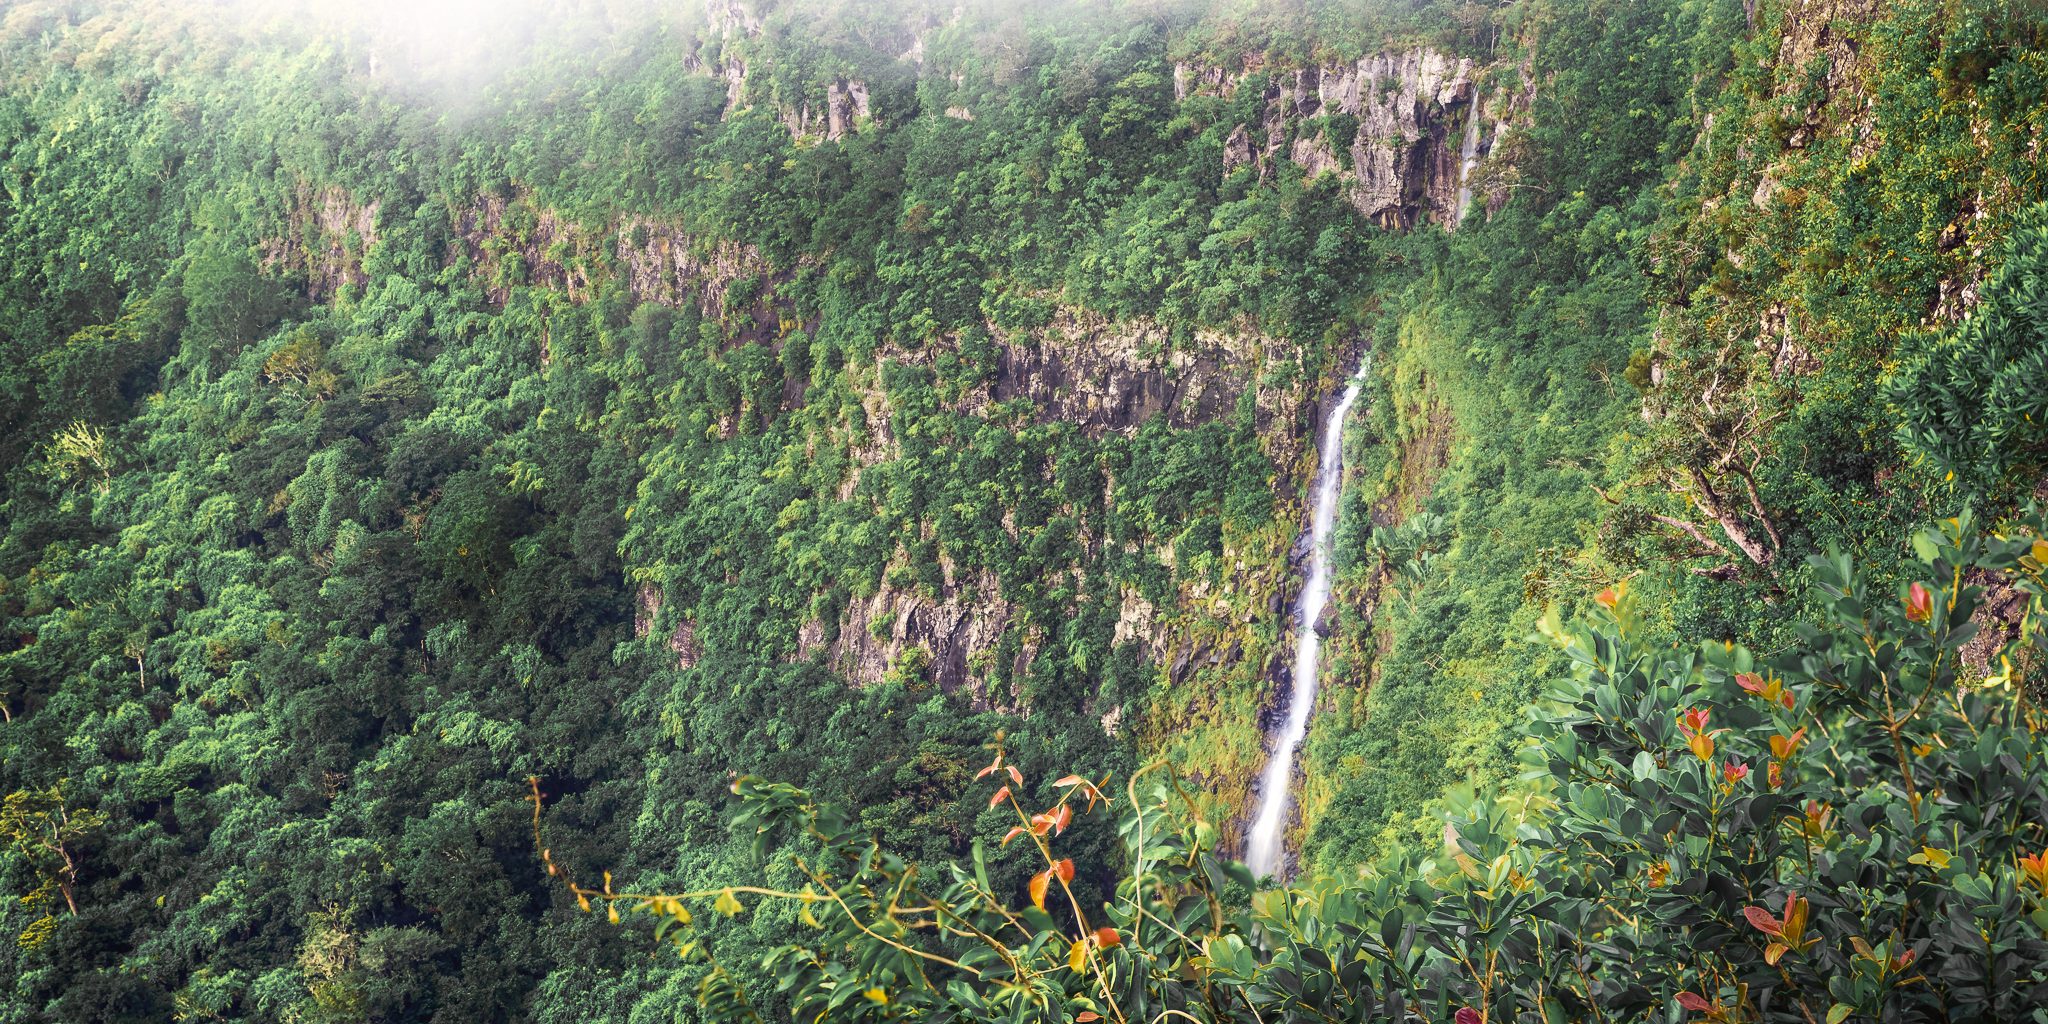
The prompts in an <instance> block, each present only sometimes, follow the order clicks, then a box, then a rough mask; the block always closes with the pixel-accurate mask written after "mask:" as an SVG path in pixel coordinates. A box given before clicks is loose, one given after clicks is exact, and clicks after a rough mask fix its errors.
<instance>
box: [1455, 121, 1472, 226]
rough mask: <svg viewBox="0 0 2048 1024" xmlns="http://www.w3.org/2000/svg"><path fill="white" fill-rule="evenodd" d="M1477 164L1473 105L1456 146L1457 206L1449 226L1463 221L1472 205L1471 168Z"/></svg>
mask: <svg viewBox="0 0 2048 1024" xmlns="http://www.w3.org/2000/svg"><path fill="white" fill-rule="evenodd" d="M1477 166H1479V111H1478V109H1477V105H1476V104H1475V105H1474V109H1473V110H1472V112H1471V114H1470V116H1468V117H1466V119H1465V143H1464V145H1462V146H1460V147H1459V148H1458V208H1457V210H1456V211H1454V212H1453V213H1452V215H1451V227H1453V228H1455V227H1457V226H1458V225H1460V224H1463V223H1464V222H1465V211H1466V210H1468V209H1471V207H1472V168H1474V167H1477Z"/></svg>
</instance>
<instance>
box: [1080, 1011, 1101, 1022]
mask: <svg viewBox="0 0 2048 1024" xmlns="http://www.w3.org/2000/svg"><path fill="white" fill-rule="evenodd" d="M1101 1019H1102V1015H1101V1014H1099V1013H1096V1012H1095V1011H1094V1010H1082V1011H1081V1012H1080V1013H1077V1014H1075V1015H1074V1024H1089V1022H1090V1021H1097V1020H1101Z"/></svg>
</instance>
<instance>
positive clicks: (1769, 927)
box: [1742, 907, 1785, 935]
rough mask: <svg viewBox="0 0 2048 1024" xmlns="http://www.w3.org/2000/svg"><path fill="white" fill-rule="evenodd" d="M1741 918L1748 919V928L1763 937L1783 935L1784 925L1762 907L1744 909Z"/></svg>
mask: <svg viewBox="0 0 2048 1024" xmlns="http://www.w3.org/2000/svg"><path fill="white" fill-rule="evenodd" d="M1742 916H1744V917H1746V918H1749V923H1750V926H1751V927H1753V928H1755V929H1756V930H1757V931H1760V932H1762V933H1764V934H1765V935H1783V934H1785V925H1784V923H1783V922H1781V921H1779V920H1778V919H1777V918H1775V917H1772V916H1771V912H1770V911H1768V910H1765V909H1764V908H1762V907H1745V908H1743V911H1742Z"/></svg>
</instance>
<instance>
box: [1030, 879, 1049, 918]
mask: <svg viewBox="0 0 2048 1024" xmlns="http://www.w3.org/2000/svg"><path fill="white" fill-rule="evenodd" d="M1051 884H1052V872H1050V871H1041V872H1039V873H1037V874H1035V875H1032V876H1031V905H1032V906H1034V907H1037V908H1038V909H1040V910H1044V909H1045V887H1046V886H1048V885H1051Z"/></svg>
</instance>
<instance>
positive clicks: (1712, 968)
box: [535, 516, 2048, 1024]
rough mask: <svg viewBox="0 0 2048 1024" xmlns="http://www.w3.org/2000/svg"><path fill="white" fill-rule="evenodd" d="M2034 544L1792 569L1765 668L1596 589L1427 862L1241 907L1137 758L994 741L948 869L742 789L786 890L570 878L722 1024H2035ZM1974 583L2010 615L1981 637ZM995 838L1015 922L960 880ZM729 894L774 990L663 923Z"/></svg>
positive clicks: (1187, 812) (1176, 799)
mask: <svg viewBox="0 0 2048 1024" xmlns="http://www.w3.org/2000/svg"><path fill="white" fill-rule="evenodd" d="M2043 525H2044V524H2043V521H2042V520H2041V519H2040V518H2038V517H2036V518H2033V519H2030V520H2029V521H2028V522H2027V523H2026V524H2025V525H2024V526H2022V527H2017V528H2015V529H2012V530H2010V531H1999V530H1985V529H1982V528H1980V527H1979V526H1978V525H1976V524H1973V523H1972V522H1971V521H1970V519H1969V517H1967V516H1965V517H1963V518H1960V519H1952V520H1946V521H1944V522H1942V523H1940V524H1938V525H1937V526H1935V527H1933V528H1931V529H1929V530H1926V531H1924V532H1922V533H1921V534H1919V535H1918V536H1917V537H1915V538H1914V548H1915V551H1916V553H1917V554H1918V555H1919V557H1920V561H1921V563H1922V566H1923V567H1922V569H1921V575H1922V577H1923V579H1924V582H1913V583H1911V584H1910V585H1908V586H1907V587H1906V588H1905V589H1904V590H1903V591H1902V592H1900V593H1898V594H1890V593H1873V592H1872V591H1871V590H1870V588H1869V587H1868V585H1867V584H1866V582H1865V580H1864V578H1863V577H1862V576H1861V575H1860V574H1859V572H1858V571H1857V569H1856V567H1855V566H1853V565H1852V564H1851V563H1850V561H1849V559H1848V558H1846V557H1843V556H1829V557H1817V558H1815V559H1814V562H1813V565H1812V569H1813V577H1814V579H1815V581H1816V583H1815V586H1816V589H1817V591H1818V593H1817V594H1816V595H1815V597H1816V605H1817V606H1818V607H1820V608H1822V609H1824V612H1825V614H1824V615H1823V616H1821V617H1820V620H1819V621H1816V622H1811V623H1807V624H1804V625H1802V626H1801V627H1800V628H1799V630H1798V635H1799V637H1800V640H1799V641H1798V642H1797V643H1796V644H1795V645H1793V646H1791V647H1789V648H1788V649H1786V650H1783V651H1781V652H1778V653H1776V654H1774V655H1768V656H1767V655H1762V654H1759V653H1755V652H1752V651H1749V650H1747V649H1744V648H1742V647H1740V646H1736V645H1731V644H1725V643H1709V644H1706V645H1704V646H1703V647H1702V648H1701V649H1699V650H1698V651H1692V652H1686V651H1680V650H1675V649H1668V648H1665V649H1653V648H1652V647H1651V646H1650V645H1648V644H1646V643H1644V642H1643V641H1642V640H1641V637H1640V634H1641V633H1642V629H1641V627H1640V624H1639V623H1640V620H1639V617H1638V612H1637V609H1636V607H1635V603H1636V602H1635V599H1634V598H1633V597H1632V596H1631V595H1630V594H1629V593H1628V592H1627V591H1626V589H1625V588H1618V589H1613V590H1609V591H1605V592H1603V593H1602V594H1600V595H1599V597H1598V599H1597V601H1596V603H1597V604H1599V605H1600V607H1601V608H1602V609H1603V610H1602V611H1601V612H1600V613H1599V614H1598V617H1597V620H1596V621H1593V622H1590V623H1587V624H1583V625H1578V626H1571V627H1566V626H1562V625H1560V624H1558V623H1557V622H1556V621H1555V620H1554V619H1553V620H1551V621H1550V622H1547V623H1546V625H1545V630H1544V632H1545V633H1546V635H1547V636H1548V637H1549V638H1550V639H1551V640H1552V641H1553V642H1555V643H1556V644H1557V645H1558V646H1559V647H1560V648H1562V649H1563V650H1564V652H1565V653H1566V654H1567V655H1568V656H1569V658H1570V659H1571V661H1572V663H1573V665H1574V667H1575V668H1574V673H1573V675H1572V677H1571V678H1570V679H1567V680H1561V681H1559V682H1558V683H1557V684H1556V685H1555V686H1554V687H1553V688H1552V691H1551V693H1550V694H1549V698H1550V699H1549V700H1548V701H1547V702H1546V703H1545V705H1544V706H1542V707H1540V708H1538V709H1537V710H1536V711H1535V712H1534V713H1533V715H1532V718H1531V720H1530V721H1529V722H1528V723H1527V724H1526V725H1525V726H1524V727H1523V735H1524V738H1525V742H1526V744H1527V745H1526V747H1525V748H1524V750H1523V754H1522V757H1523V760H1524V762H1525V763H1526V764H1527V766H1528V768H1529V770H1528V772H1527V773H1526V774H1525V775H1524V776H1522V777H1521V778H1520V779H1519V780H1516V781H1515V782H1514V783H1512V784H1509V785H1507V786H1505V787H1501V788H1498V789H1493V790H1489V791H1486V792H1482V793H1476V794H1473V793H1468V794H1465V795H1463V796H1462V797H1459V798H1454V799H1453V800H1452V801H1451V805H1452V810H1451V813H1450V816H1449V818H1450V820H1449V821H1448V823H1447V826H1446V829H1445V833H1444V834H1445V846H1444V850H1443V853H1442V855H1441V856H1439V857H1436V858H1433V859H1427V860H1422V861H1419V862H1405V861H1389V862H1385V863H1382V864H1381V865H1379V866H1378V868H1377V869H1375V870H1374V871H1372V872H1369V873H1368V875H1367V876H1366V877H1365V878H1364V879H1363V880H1362V881H1352V882H1344V883H1333V882H1318V883H1315V884H1311V885H1306V886H1303V887H1301V888H1294V889H1285V890H1277V891H1268V892H1258V893H1256V894H1253V890H1254V889H1255V888H1256V886H1255V884H1254V880H1253V879H1252V878H1251V877H1250V876H1249V875H1248V873H1247V872H1246V871H1245V869H1244V868H1243V866H1242V865H1240V864H1237V863H1234V862H1232V861H1229V860H1227V859H1225V858H1223V857H1222V856H1220V855H1219V854H1218V852H1217V850H1216V843H1215V840H1216V831H1215V828H1214V827H1213V825H1212V824H1211V823H1209V822H1206V821H1203V820H1202V819H1201V818H1200V817H1198V816H1197V814H1196V812H1195V808H1196V806H1197V803H1196V801H1194V800H1193V799H1191V797H1190V794H1189V793H1188V791H1187V790H1186V788H1185V787H1184V786H1183V785H1182V783H1181V782H1180V780H1178V779H1176V778H1174V777H1173V776H1172V775H1171V774H1170V773H1169V772H1168V771H1166V770H1164V769H1145V770H1142V771H1140V772H1138V773H1137V774H1136V775H1135V776H1133V777H1132V778H1130V779H1129V780H1128V781H1127V782H1125V783H1124V784H1123V785H1121V786H1116V787H1112V786H1111V784H1110V782H1109V780H1107V779H1104V780H1099V781H1092V780H1088V779H1084V778H1080V777H1078V776H1068V777H1065V778H1062V779H1059V780H1057V781H1055V782H1052V783H1051V784H1050V785H1049V786H1047V785H1040V784H1037V782H1038V780H1031V779H1027V778H1025V777H1024V776H1023V774H1022V773H1021V772H1019V771H1018V770H1017V769H1016V768H1015V767H1014V766H1013V765H1011V764H1010V763H1008V762H1007V761H1006V756H1005V753H1004V751H1003V750H1002V747H1001V744H1000V741H999V742H998V743H997V744H996V745H995V747H996V755H995V759H994V761H993V762H992V763H990V764H989V765H988V767H987V769H985V770H984V772H983V775H984V776H985V777H991V776H992V778H990V780H989V785H991V786H999V787H1000V788H997V789H995V792H994V794H993V795H992V796H991V797H990V798H989V799H990V803H989V806H991V807H994V806H998V805H1007V806H1010V807H1013V808H1015V810H1016V813H1017V819H1018V824H1017V828H1016V830H1015V831H1013V832H1012V834H1011V837H1010V841H1006V842H1005V843H1004V847H1005V849H1004V850H1003V851H995V850H987V849H984V848H982V847H981V846H979V845H977V846H976V848H975V851H974V857H973V860H972V863H969V864H957V863H956V864H949V865H944V866H940V867H937V868H927V867H921V866H919V865H917V864H915V863H912V862H909V861H906V860H904V859H903V858H901V857H899V856H897V855H895V854H893V853H891V852H890V851H889V850H888V849H886V848H884V847H883V846H882V845H881V844H879V843H876V842H872V841H870V839H869V838H868V837H867V836H866V835H865V834H864V833H862V832H861V831H860V830H859V829H858V828H857V827H855V826H853V825H852V824H851V823H850V822H851V819H849V818H848V817H847V816H846V815H845V814H843V813H842V812H840V811H838V810H835V809H833V808H830V807H826V806H821V805H819V804H817V803H815V802H813V801H812V799H811V798H810V797H809V795H808V794H806V793H804V792H803V791H801V790H799V789H796V788H795V787H791V786H787V785H781V784H776V783H770V782H764V781H761V780H758V779H754V778H743V779H740V780H738V781H736V782H735V783H734V784H733V790H734V792H735V793H737V794H738V795H739V796H740V798H741V800H742V811H741V814H740V819H739V825H740V827H741V828H742V830H745V831H751V832H752V833H753V834H754V836H755V837H756V840H757V849H758V850H759V851H761V852H764V853H765V852H767V851H770V850H772V851H775V854H774V857H773V859H772V860H771V861H770V862H769V866H768V868H767V869H766V870H767V875H768V876H770V877H774V878H784V877H791V878H796V879H797V880H798V881H797V882H796V883H795V884H793V885H790V886H786V887H776V886H772V885H759V886H746V887H735V888H732V889H722V890H715V891H709V892H700V893H684V894H676V895H665V894H635V893H625V892H614V891H613V890H612V889H611V885H610V879H609V877H607V879H606V881H605V884H604V885H603V886H602V887H599V888H590V887H584V886H582V885H579V884H578V883H576V882H574V881H573V880H572V881H570V883H569V890H568V892H569V895H571V896H573V897H574V898H575V899H577V900H578V901H580V902H582V903H583V905H584V906H585V908H586V909H592V910H595V909H596V908H597V907H599V906H603V907H605V908H606V909H607V911H608V912H609V913H610V914H611V915H612V917H613V918H614V920H618V919H619V917H620V915H621V914H627V915H633V914H649V915H652V916H653V917H655V918H657V919H658V920H659V922H660V923H659V924H658V925H657V926H656V931H657V934H658V935H660V936H661V937H664V938H667V939H669V940H671V941H673V942H674V943H676V944H677V947H678V948H679V949H680V950H681V951H682V953H683V955H684V956H685V958H697V959H701V960H703V961H705V962H708V963H709V965H710V966H709V968H708V970H707V973H706V974H705V977H704V981H703V984H702V986H701V989H700V992H701V996H702V998H703V1000H704V1003H705V1007H706V1010H707V1011H708V1012H710V1013H711V1014H712V1015H714V1016H716V1017H719V1018H721V1019H764V1018H769V1017H774V1016H780V1015H781V1013H782V1012H783V1010H784V1008H785V1004H786V1009H787V1010H788V1011H793V1012H794V1014H795V1016H796V1017H797V1018H798V1019H801V1020H812V1019H830V1020H909V1019H919V1020H923V1019H931V1020H948V1021H994V1020H1010V1021H1039V1020H1045V1021H1054V1020H1057V1021H1082V1022H1086V1021H1098V1020H1114V1021H1117V1022H1119V1024H1123V1022H1132V1021H1144V1022H1153V1021H1162V1020H1196V1021H1246V1022H1251V1021H1264V1022H1271V1021H1279V1020H1290V1021H1291V1020H1346V1021H1363V1020H1400V1019H1411V1018H1419V1019H1423V1020H1430V1021H1450V1020H1456V1021H1457V1022H1458V1024H1472V1022H1475V1021H1478V1022H1484V1021H1488V1020H1507V1019H1542V1020H1546V1021H1557V1020H1627V1019H1646V1018H1657V1019H1666V1020H1672V1019H1694V1020H1710V1021H1821V1020H1826V1021H1829V1022H1831V1024H1839V1022H1840V1021H1843V1020H1846V1019H1852V1018H1855V1019H1863V1018H1882V1019H1886V1020H1990V1019H1996V1020H2033V1021H2048V765H2044V754H2048V745H2044V743H2043V736H2042V730H2043V728H2044V727H2048V716H2044V714H2043V713H2042V711H2041V709H2040V707H2039V706H2038V694H2039V691H2038V687H2033V686H2031V685H2030V683H2029V681H2028V679H2029V677H2028V675H2027V673H2028V672H2029V671H2030V670H2038V657H2039V653H2040V641H2041V629H2040V627H2041V623H2040V615H2041V612H2042V603H2041V602H2042V597H2043V583H2044V579H2043V572H2044V564H2043V563H2044V561H2048V540H2043V539H2041V538H2042V536H2043ZM1987 595H1991V596H1995V597H1997V598H1998V599H1999V600H2000V601H2001V603H2011V602H2014V601H2018V602H2021V603H2023V604H2024V608H2025V612H2024V615H2023V617H2022V618H2021V620H2020V621H2019V622H2018V623H2017V624H2014V623H2010V622H2005V623H2000V622H1998V621H1997V620H1981V619H1979V618H1978V617H1977V613H1978V612H1979V610H1980V609H1981V608H1983V607H1985V605H1986V602H1987ZM1987 621H1988V625H1987ZM1985 628H1993V629H2008V630H2010V631H2011V636H2010V638H2009V640H2008V642H2007V643H2005V644H2003V645H2001V646H1999V647H1998V648H1997V649H1996V651H1995V653H1994V654H1993V655H1992V656H1991V657H1990V659H1989V667H1990V671H1991V674H1990V675H1989V676H1988V677H1987V676H1984V675H1983V674H1982V673H1980V672H1977V671H1974V670H1973V669H1972V668H1971V667H1970V663H1969V661H1967V660H1966V659H1965V649H1966V648H1970V649H1973V650H1980V649H1983V648H1984V645H1983V643H1982V641H1981V639H1980V634H1981V632H1982V630H1984V629H1985ZM1973 641H1977V642H1978V643H1977V644H1975V645H1974V646H1973ZM1034 801H1036V802H1034ZM1041 804H1049V805H1047V806H1043V807H1042V808H1041V807H1040V805H1041ZM540 807H541V805H540V799H539V794H538V791H536V803H535V811H536V817H535V825H536V830H538V827H539V822H540V817H539V811H540ZM1098 810H1103V811H1106V812H1107V813H1105V814H1103V815H1096V814H1094V813H1093V812H1096V811H1098ZM1102 817H1113V818H1114V821H1115V827H1116V830H1117V834H1118V836H1119V837H1120V839H1121V841H1122V848H1123V850H1124V856H1125V858H1126V860H1125V861H1124V863H1122V864H1119V865H1103V866H1101V867H1100V870H1101V872H1102V873H1101V875H1100V876H1099V878H1100V880H1101V881H1102V882H1103V883H1104V891H1105V892H1106V893H1107V898H1098V899H1090V898H1088V896H1087V894H1086V891H1085V890H1084V889H1083V888H1082V886H1081V885H1080V884H1077V883H1076V878H1077V876H1085V877H1088V878H1096V877H1097V876H1096V872H1095V866H1089V865H1084V866H1081V867H1077V866H1076V865H1075V862H1074V861H1073V860H1071V859H1068V858H1067V857H1065V856H1063V855H1062V851H1061V847H1062V845H1063V844H1065V843H1067V842H1071V837H1063V833H1066V832H1068V831H1069V828H1070V826H1072V827H1074V828H1076V829H1080V830H1086V829H1091V828H1100V827H1102V826H1101V825H1100V824H1099V823H1098V821H1097V820H1091V819H1100V818H1102ZM537 834H538V831H537ZM1018 851H1022V852H1021V856H1023V857H1025V858H1027V859H1029V860H1030V861H1031V862H1032V864H1033V866H1036V867H1038V868H1039V871H1038V873H1037V874H1035V875H1033V876H1032V878H1031V879H1030V881H1029V883H1027V885H1026V886H1025V890H1026V895H1027V896H1028V901H1022V900H1017V899H1015V894H1014V893H1012V892H1008V891H1005V890H1004V888H1003V887H1002V886H1001V885H999V884H996V883H994V882H992V880H991V865H992V862H994V863H998V864H1000V862H1001V861H1002V860H1004V859H1006V858H1009V857H1016V856H1019V855H1020V854H1019V852H1018ZM792 868H793V869H794V873H793V874H792V873H791V872H790V870H789V869H792ZM549 871H550V872H551V873H558V872H564V871H566V869H565V868H563V867H562V866H560V865H557V864H556V863H555V862H554V861H553V860H552V859H550V860H549ZM1248 896H1249V898H1247V897H1248ZM755 899H765V900H769V901H782V902H787V903H790V904H793V905H794V906H796V907H797V908H798V910H799V913H800V916H801V917H802V919H803V920H804V922H805V923H806V924H809V925H811V926H812V929H813V930H812V932H811V935H812V938H811V939H810V941H808V942H806V943H802V944H797V945H790V946H786V947H784V948H782V949H779V950H777V951H776V952H774V953H773V954H771V955H770V956H769V957H768V958H767V960H766V962H765V964H764V965H763V966H764V967H765V969H766V971H767V972H768V973H769V974H771V975H772V976H773V977H774V979H775V983H774V986H773V990H772V991H748V990H747V989H746V987H745V986H743V985H742V984H740V983H739V981H738V980H737V979H738V977H739V975H740V974H741V973H743V972H740V971H735V970H733V969H731V967H732V965H724V964H721V963H720V962H719V961H718V960H717V959H716V956H715V953H714V952H713V951H712V949H711V947H713V946H715V945H716V939H715V936H713V935H712V934H711V933H710V932H707V931H706V930H705V929H704V928H703V927H702V926H701V924H698V923H695V921H694V919H693V917H692V914H691V911H690V907H691V906H692V905H695V904H697V903H699V902H700V901H701V902H702V903H705V904H709V905H710V906H711V907H712V908H713V909H714V910H715V911H716V912H718V913H720V914H723V915H725V916H728V917H730V916H736V915H738V914H741V913H744V912H746V909H747V908H746V902H747V901H752V900H755ZM821 1015H822V1016H821Z"/></svg>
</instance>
